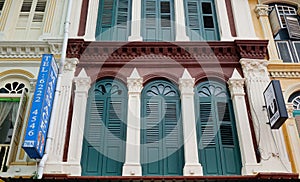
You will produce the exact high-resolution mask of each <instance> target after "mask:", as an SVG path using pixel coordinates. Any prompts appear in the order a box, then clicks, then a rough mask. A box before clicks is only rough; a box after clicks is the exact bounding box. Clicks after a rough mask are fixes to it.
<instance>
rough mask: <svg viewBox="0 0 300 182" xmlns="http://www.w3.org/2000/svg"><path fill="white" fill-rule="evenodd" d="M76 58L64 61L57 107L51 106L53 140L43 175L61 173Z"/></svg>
mask: <svg viewBox="0 0 300 182" xmlns="http://www.w3.org/2000/svg"><path fill="white" fill-rule="evenodd" d="M77 63H78V59H77V58H71V59H66V64H65V66H64V72H63V75H62V82H61V88H60V93H59V94H57V95H55V97H58V102H57V105H55V106H53V110H52V113H56V115H51V120H50V122H54V124H53V140H52V143H51V146H50V151H49V155H48V160H47V161H46V163H45V169H44V173H62V165H61V163H62V158H63V152H64V145H65V137H66V128H67V120H68V114H69V105H70V99H71V92H72V82H73V78H74V72H75V67H76V64H77Z"/></svg>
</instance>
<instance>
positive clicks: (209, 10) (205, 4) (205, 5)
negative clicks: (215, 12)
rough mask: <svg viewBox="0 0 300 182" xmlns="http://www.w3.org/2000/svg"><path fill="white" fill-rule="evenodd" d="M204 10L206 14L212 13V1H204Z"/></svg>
mask: <svg viewBox="0 0 300 182" xmlns="http://www.w3.org/2000/svg"><path fill="white" fill-rule="evenodd" d="M202 12H203V13H204V14H212V9H211V4H210V3H202Z"/></svg>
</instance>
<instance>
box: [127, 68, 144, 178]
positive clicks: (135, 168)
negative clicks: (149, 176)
mask: <svg viewBox="0 0 300 182" xmlns="http://www.w3.org/2000/svg"><path fill="white" fill-rule="evenodd" d="M127 87H128V114H127V135H126V136H127V137H126V156H125V164H124V165H123V172H122V175H123V176H142V167H141V164H140V138H141V137H140V130H141V129H140V125H141V91H142V89H143V78H141V77H140V75H139V73H138V72H137V70H136V68H134V70H133V71H132V73H131V75H130V77H128V78H127Z"/></svg>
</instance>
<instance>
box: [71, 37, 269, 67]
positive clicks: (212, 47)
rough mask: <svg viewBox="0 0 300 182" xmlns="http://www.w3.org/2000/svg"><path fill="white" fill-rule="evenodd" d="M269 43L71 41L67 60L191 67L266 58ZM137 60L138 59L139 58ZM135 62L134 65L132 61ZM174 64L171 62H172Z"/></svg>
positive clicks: (263, 41)
mask: <svg viewBox="0 0 300 182" xmlns="http://www.w3.org/2000/svg"><path fill="white" fill-rule="evenodd" d="M267 44H268V41H267V40H236V41H234V42H224V41H218V42H96V41H95V42H87V41H84V40H82V39H69V42H68V49H67V57H68V58H78V59H80V62H81V63H84V64H90V65H91V64H95V65H97V64H103V63H104V62H105V65H108V66H109V65H123V64H126V65H128V64H129V65H130V64H135V65H136V64H141V63H142V64H143V65H144V66H145V65H148V66H151V65H157V64H161V66H169V65H168V63H167V62H165V61H164V62H161V60H165V59H166V57H167V58H169V59H172V60H176V62H177V63H180V64H181V65H184V66H187V67H189V65H195V64H199V63H201V64H205V63H208V64H214V63H217V64H222V65H226V64H233V63H238V61H239V60H240V59H241V58H250V59H264V58H266V56H267ZM136 58H138V59H136ZM133 59H136V60H135V61H134V63H131V62H130V61H131V60H133ZM170 64H172V63H170Z"/></svg>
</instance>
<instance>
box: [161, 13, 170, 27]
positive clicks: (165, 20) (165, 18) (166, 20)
mask: <svg viewBox="0 0 300 182" xmlns="http://www.w3.org/2000/svg"><path fill="white" fill-rule="evenodd" d="M161 27H171V21H170V15H162V16H161Z"/></svg>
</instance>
